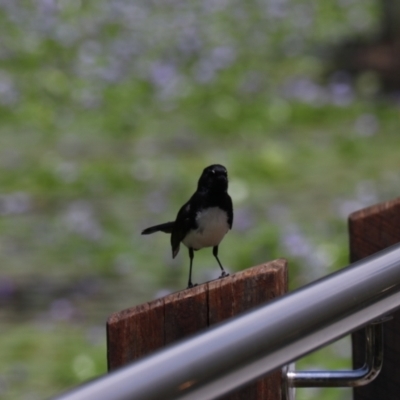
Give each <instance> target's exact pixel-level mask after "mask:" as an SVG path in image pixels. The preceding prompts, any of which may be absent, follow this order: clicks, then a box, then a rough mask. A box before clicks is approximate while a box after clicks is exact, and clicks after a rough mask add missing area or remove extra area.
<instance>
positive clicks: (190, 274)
mask: <svg viewBox="0 0 400 400" xmlns="http://www.w3.org/2000/svg"><path fill="white" fill-rule="evenodd" d="M189 258H190V268H189V282H188V289H189V288H192V287H193V286H196V285H193V283H192V264H193V258H194V252H193V249H192V248H191V247H189Z"/></svg>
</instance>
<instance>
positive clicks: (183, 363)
mask: <svg viewBox="0 0 400 400" xmlns="http://www.w3.org/2000/svg"><path fill="white" fill-rule="evenodd" d="M399 307H400V245H399V244H397V245H394V246H392V247H390V248H388V249H385V250H383V251H381V252H379V253H376V254H374V255H373V256H371V257H368V258H365V259H363V260H361V261H358V262H356V263H354V264H352V265H350V266H348V267H346V268H344V269H342V270H340V271H338V272H336V273H333V274H331V275H328V276H326V277H325V278H322V279H319V280H317V281H315V282H313V283H311V284H309V285H306V286H304V287H302V288H300V289H298V290H295V291H293V292H291V293H289V294H287V295H285V296H282V297H280V298H278V299H276V300H274V301H272V302H270V303H268V304H267V305H265V306H262V307H259V308H257V309H255V310H253V311H250V312H248V313H246V314H244V315H242V316H239V317H235V318H233V319H231V320H229V321H227V322H225V323H222V324H220V325H218V326H215V327H213V328H210V329H209V330H207V331H205V332H203V333H201V334H198V335H196V336H194V337H192V338H189V339H187V340H184V341H182V342H180V343H178V344H175V345H171V346H169V347H167V348H165V349H164V350H161V351H158V352H156V353H154V355H151V356H149V357H146V358H144V359H142V360H140V361H137V362H135V363H133V364H130V365H128V366H126V367H124V368H121V369H120V370H117V371H115V372H112V373H110V374H108V375H105V376H103V377H101V378H99V379H97V380H95V381H92V382H89V383H87V384H85V385H83V386H81V387H78V388H77V389H75V390H73V391H71V392H69V393H66V394H64V395H61V396H59V397H57V398H56V399H57V400H132V399H135V400H139V399H146V400H150V399H154V400H156V399H157V400H159V399H185V400H186V399H191V400H194V399H196V400H207V399H213V398H216V397H218V396H220V395H222V394H225V393H228V392H230V391H232V390H233V389H236V388H238V387H240V386H242V385H243V384H245V383H248V382H250V381H252V380H254V379H257V378H259V377H261V376H262V375H264V374H266V373H268V372H271V371H273V370H276V369H277V368H280V367H282V366H284V365H287V364H289V363H291V362H292V361H294V360H296V359H298V358H300V357H302V356H304V355H305V354H308V353H310V352H312V351H314V350H316V349H318V348H320V347H322V346H324V345H327V344H329V343H331V342H333V341H334V340H336V339H339V338H341V337H342V336H344V335H346V334H348V333H350V332H352V331H354V330H356V329H357V328H360V327H362V326H364V325H366V324H368V323H370V322H372V321H374V320H376V319H377V318H379V317H381V316H383V315H385V314H386V315H387V314H389V313H391V312H392V311H394V310H395V309H397V308H399Z"/></svg>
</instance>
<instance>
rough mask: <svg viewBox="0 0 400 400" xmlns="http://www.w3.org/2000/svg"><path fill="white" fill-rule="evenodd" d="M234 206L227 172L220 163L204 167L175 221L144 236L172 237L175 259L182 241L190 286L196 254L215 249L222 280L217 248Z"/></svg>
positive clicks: (148, 230)
mask: <svg viewBox="0 0 400 400" xmlns="http://www.w3.org/2000/svg"><path fill="white" fill-rule="evenodd" d="M232 222H233V207H232V199H231V197H230V196H229V194H228V173H227V170H226V168H225V167H223V166H222V165H219V164H214V165H210V166H209V167H207V168H205V169H204V171H203V173H202V174H201V176H200V179H199V182H198V185H197V190H196V191H195V192H194V194H193V196H192V197H191V198H190V199H189V201H188V202H187V203H185V204H184V205H183V206H182V207H181V209H180V210H179V212H178V215H177V216H176V219H175V221H172V222H166V223H164V224H160V225H155V226H151V227H150V228H147V229H145V230H144V231H142V235H148V234H150V233H154V232H158V231H161V232H165V233H170V234H171V247H172V258H175V256H176V255H177V254H178V252H179V246H180V244H181V242H182V243H183V244H184V245H185V246H186V247H187V248H188V249H189V258H190V268H189V282H188V287H189V288H191V287H193V283H192V263H193V257H194V252H193V250H200V249H202V248H203V247H212V248H213V255H214V257H215V258H216V259H217V261H218V265H219V267H220V268H221V271H222V274H221V278H222V277H224V276H227V275H228V274H227V273H226V272H225V270H224V267H223V266H222V264H221V262H220V261H219V258H218V245H219V244H220V242H221V240H222V239H223V238H224V236H225V234H226V233H227V232H228V231H229V229H231V228H232Z"/></svg>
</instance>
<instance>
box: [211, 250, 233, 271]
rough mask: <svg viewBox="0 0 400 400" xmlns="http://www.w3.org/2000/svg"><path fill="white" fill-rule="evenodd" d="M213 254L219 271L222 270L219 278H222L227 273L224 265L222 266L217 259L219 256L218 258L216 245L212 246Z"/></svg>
mask: <svg viewBox="0 0 400 400" xmlns="http://www.w3.org/2000/svg"><path fill="white" fill-rule="evenodd" d="M213 255H214V257H215V258H216V259H217V261H218V265H219V267H220V268H221V271H222V273H221V276H220V278H223V277H224V276H228V275H229V274H228V273H227V272H226V271H225V270H224V267H223V266H222V264H221V261H219V258H218V246H214V247H213Z"/></svg>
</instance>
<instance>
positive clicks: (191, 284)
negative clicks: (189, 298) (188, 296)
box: [186, 282, 197, 289]
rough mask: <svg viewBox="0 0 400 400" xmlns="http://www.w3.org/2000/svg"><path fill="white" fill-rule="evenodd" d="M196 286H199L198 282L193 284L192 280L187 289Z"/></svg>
mask: <svg viewBox="0 0 400 400" xmlns="http://www.w3.org/2000/svg"><path fill="white" fill-rule="evenodd" d="M195 286H197V283H195V284H194V285H193V283H192V282H190V283H189V285H188V287H187V288H186V289H191V288H193V287H195Z"/></svg>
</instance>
